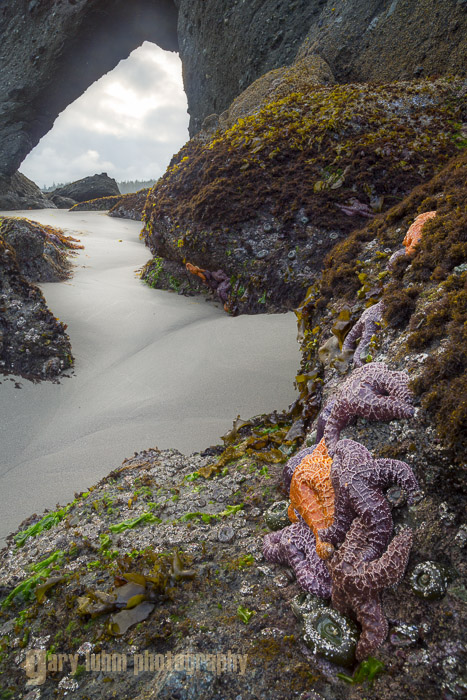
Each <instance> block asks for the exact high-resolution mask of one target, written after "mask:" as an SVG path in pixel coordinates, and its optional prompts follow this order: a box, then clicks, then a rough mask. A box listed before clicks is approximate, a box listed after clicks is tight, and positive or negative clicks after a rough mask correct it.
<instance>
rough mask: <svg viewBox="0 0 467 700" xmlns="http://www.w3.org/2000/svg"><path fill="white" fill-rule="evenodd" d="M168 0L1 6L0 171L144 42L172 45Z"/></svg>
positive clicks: (173, 19)
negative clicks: (68, 106) (64, 110)
mask: <svg viewBox="0 0 467 700" xmlns="http://www.w3.org/2000/svg"><path fill="white" fill-rule="evenodd" d="M176 24H177V11H176V8H175V6H174V4H173V2H172V0H156V1H154V0H134V1H133V2H131V3H128V2H126V0H116V1H115V0H103V2H99V3H95V2H92V1H91V0H69V2H68V1H66V2H65V1H62V0H29V2H26V1H25V0H13V1H12V2H8V3H2V4H1V7H0V35H1V39H2V41H1V51H0V72H1V75H2V76H4V78H3V79H2V82H1V85H0V104H1V110H2V111H1V115H2V117H1V123H2V127H1V129H0V173H3V174H6V175H11V174H12V173H14V171H15V170H17V169H18V167H19V165H20V163H21V162H22V160H23V159H24V157H25V156H26V155H27V154H28V153H29V151H31V150H32V148H33V147H34V146H35V145H36V144H37V143H38V142H39V139H40V138H41V137H42V136H43V135H44V134H46V133H47V132H48V131H49V129H51V127H52V125H53V122H54V120H55V119H56V117H57V116H58V114H59V113H60V112H61V111H62V110H63V109H65V107H67V105H69V104H70V103H71V102H72V101H73V100H75V99H76V98H77V97H79V96H80V95H82V93H83V92H84V91H85V90H86V89H87V88H88V87H89V85H91V84H92V83H93V82H94V81H95V80H98V79H99V78H100V77H101V76H102V75H104V74H105V73H107V72H108V71H110V70H112V68H114V67H115V66H116V65H117V63H118V61H120V60H121V59H122V58H126V57H127V56H128V55H129V53H130V52H131V51H133V49H135V48H137V47H138V46H140V45H141V44H142V43H143V41H145V40H147V41H153V42H154V43H156V44H158V45H159V46H161V47H162V48H164V49H168V50H171V51H176V50H177V48H178V42H177V31H176Z"/></svg>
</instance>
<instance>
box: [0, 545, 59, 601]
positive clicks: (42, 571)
mask: <svg viewBox="0 0 467 700" xmlns="http://www.w3.org/2000/svg"><path fill="white" fill-rule="evenodd" d="M63 556H64V552H62V551H61V550H57V551H56V552H53V553H52V554H51V555H50V556H48V557H47V558H46V559H43V560H42V561H40V562H38V563H37V564H32V565H31V567H30V569H31V571H33V572H34V574H33V575H32V576H30V577H29V578H27V579H25V580H24V581H21V583H19V584H18V585H17V586H16V587H15V588H14V589H13V590H12V591H11V593H9V594H8V595H7V597H6V598H5V600H4V601H3V602H2V605H1V607H2V608H6V607H7V606H9V605H10V604H11V602H12V601H13V600H14V598H16V597H18V596H21V598H22V599H23V600H29V599H30V598H31V597H32V592H33V590H34V589H35V588H36V586H37V584H38V583H39V582H40V581H42V579H47V577H48V576H50V573H51V571H53V570H56V569H59V568H60V563H61V561H62V559H63ZM55 583H58V581H55ZM39 597H40V594H39V596H38V600H39ZM39 602H40V601H39Z"/></svg>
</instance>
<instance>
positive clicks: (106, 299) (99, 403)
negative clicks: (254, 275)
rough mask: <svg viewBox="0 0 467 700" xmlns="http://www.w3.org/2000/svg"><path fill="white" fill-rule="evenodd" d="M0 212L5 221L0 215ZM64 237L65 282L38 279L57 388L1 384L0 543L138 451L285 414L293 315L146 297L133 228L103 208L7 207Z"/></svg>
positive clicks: (194, 446) (186, 445)
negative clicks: (65, 339)
mask: <svg viewBox="0 0 467 700" xmlns="http://www.w3.org/2000/svg"><path fill="white" fill-rule="evenodd" d="M4 214H6V213H4ZM8 215H10V216H13V215H18V216H26V217H28V218H30V219H34V220H36V221H40V222H43V223H48V224H51V225H53V226H57V227H60V228H64V229H66V232H68V233H70V234H72V235H74V234H76V235H77V236H78V237H80V238H81V242H82V243H83V244H84V246H85V249H84V250H83V251H80V253H79V256H78V257H77V258H76V259H75V260H74V264H75V270H74V275H73V277H72V279H70V280H69V281H67V282H62V283H56V284H43V285H41V289H42V290H43V292H44V294H45V297H46V299H47V302H48V305H49V308H50V309H51V311H52V312H53V313H54V314H55V315H56V316H58V317H59V318H60V320H61V321H63V322H64V323H67V324H68V333H69V336H70V339H71V343H72V347H73V354H74V356H75V367H74V370H73V372H68V373H67V374H69V375H70V376H69V377H64V378H62V379H61V381H60V383H59V384H53V383H50V382H42V383H40V384H33V383H32V382H29V381H27V380H24V379H20V378H17V380H18V381H19V383H20V385H21V388H16V387H15V382H13V381H11V380H10V379H9V378H8V377H0V444H1V457H0V492H1V494H2V498H1V504H0V514H1V517H0V537H2V538H3V537H5V536H6V535H7V534H8V533H9V532H11V531H12V530H13V529H14V528H16V527H17V526H18V525H19V524H20V522H21V521H22V520H23V519H24V518H25V517H27V516H29V515H31V514H32V513H33V512H37V513H41V512H42V511H43V509H44V508H49V509H52V508H54V507H55V505H56V504H57V503H58V502H59V503H62V504H63V503H66V502H67V501H69V500H70V499H72V498H73V495H74V493H75V492H76V491H82V490H84V489H86V488H87V487H89V486H90V485H92V484H93V483H96V482H97V481H98V480H99V479H100V478H102V477H103V476H105V475H106V474H107V473H108V472H109V471H110V470H111V469H113V468H115V467H117V466H118V465H119V464H120V463H121V462H122V461H123V459H124V458H125V457H130V456H131V455H133V453H134V452H135V451H137V450H141V449H144V448H148V447H153V446H156V445H157V446H158V447H160V448H166V447H175V448H177V449H179V450H181V451H182V452H183V453H185V454H189V453H191V452H193V451H196V450H202V449H205V448H206V447H208V446H209V445H211V444H217V443H219V442H220V440H219V437H220V435H222V434H223V433H225V432H226V431H227V430H228V429H229V428H230V427H231V425H232V420H233V419H234V418H235V417H236V416H237V415H238V414H240V415H241V416H242V417H244V418H248V417H251V416H253V415H256V414H258V413H263V412H269V411H271V410H273V409H280V410H282V409H284V408H286V407H287V406H288V404H290V403H291V402H292V401H293V400H294V398H295V391H294V388H293V385H292V381H293V377H294V375H295V372H296V370H297V368H298V366H299V352H298V345H297V343H296V323H295V317H294V315H293V314H292V313H290V314H284V315H262V316H241V317H238V318H230V317H229V316H227V315H226V314H225V313H224V311H222V310H221V309H220V308H217V307H216V306H215V305H214V304H212V303H206V301H205V300H204V299H193V298H186V297H181V296H178V295H176V294H175V293H170V292H163V291H158V290H153V289H150V288H149V287H147V286H146V285H145V284H143V283H142V282H141V281H140V280H139V279H138V277H137V275H136V274H135V271H136V270H137V268H139V267H141V266H142V265H143V264H144V263H145V262H146V261H147V260H148V259H149V257H150V253H149V251H148V249H147V248H146V247H145V246H144V245H143V244H142V243H141V241H140V240H139V231H140V229H141V223H140V222H134V221H127V220H121V219H112V218H110V217H108V216H107V215H106V214H105V213H102V212H89V213H88V212H84V213H83V212H77V213H70V212H67V211H60V210H39V211H33V212H31V211H27V212H9V213H8Z"/></svg>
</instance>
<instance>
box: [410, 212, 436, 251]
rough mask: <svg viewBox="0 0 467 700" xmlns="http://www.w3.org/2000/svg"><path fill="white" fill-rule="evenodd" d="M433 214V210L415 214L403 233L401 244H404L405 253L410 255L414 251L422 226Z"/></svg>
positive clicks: (420, 236) (420, 235)
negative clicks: (413, 219) (414, 217)
mask: <svg viewBox="0 0 467 700" xmlns="http://www.w3.org/2000/svg"><path fill="white" fill-rule="evenodd" d="M434 216H436V212H435V211H426V212H425V213H424V214H420V215H419V216H417V218H416V219H415V221H414V222H413V224H412V226H411V227H410V228H409V230H408V231H407V233H406V234H405V238H404V240H403V241H402V244H403V245H404V246H405V254H406V255H412V254H413V253H414V252H415V248H416V247H417V245H418V244H419V243H420V240H421V238H422V228H423V226H424V225H425V224H426V222H427V221H429V220H430V219H432V218H433V217H434Z"/></svg>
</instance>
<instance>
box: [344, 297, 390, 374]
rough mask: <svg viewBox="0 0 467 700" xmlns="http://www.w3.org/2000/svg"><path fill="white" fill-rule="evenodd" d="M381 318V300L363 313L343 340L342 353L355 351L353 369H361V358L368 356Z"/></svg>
mask: <svg viewBox="0 0 467 700" xmlns="http://www.w3.org/2000/svg"><path fill="white" fill-rule="evenodd" d="M382 318H383V301H382V300H381V301H379V302H378V303H377V304H374V305H373V306H370V307H369V308H368V309H366V310H365V311H364V312H363V314H362V315H361V316H360V318H359V320H358V321H357V323H356V324H355V325H354V327H353V328H352V329H351V331H350V332H349V333H348V335H347V337H346V339H345V340H344V343H343V345H342V352H343V353H344V352H346V351H350V352H353V351H355V353H354V358H353V362H354V365H355V367H361V366H362V365H363V360H362V356H363V357H365V355H367V354H368V350H369V346H370V342H371V338H372V337H373V335H374V334H375V333H376V331H377V330H378V326H379V325H380V323H381V320H382ZM359 339H360V344H359V346H358V348H357V349H355V348H356V345H357V340H359Z"/></svg>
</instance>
